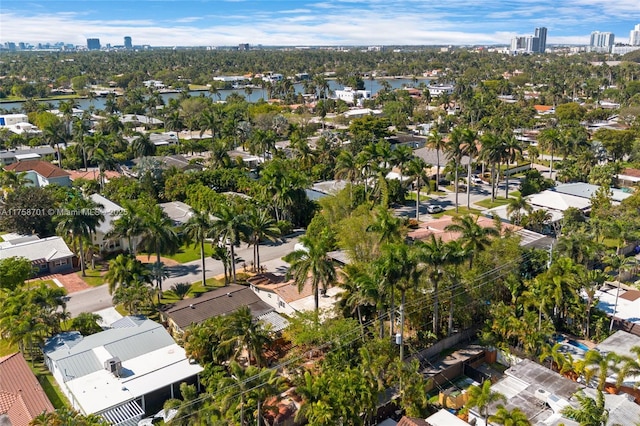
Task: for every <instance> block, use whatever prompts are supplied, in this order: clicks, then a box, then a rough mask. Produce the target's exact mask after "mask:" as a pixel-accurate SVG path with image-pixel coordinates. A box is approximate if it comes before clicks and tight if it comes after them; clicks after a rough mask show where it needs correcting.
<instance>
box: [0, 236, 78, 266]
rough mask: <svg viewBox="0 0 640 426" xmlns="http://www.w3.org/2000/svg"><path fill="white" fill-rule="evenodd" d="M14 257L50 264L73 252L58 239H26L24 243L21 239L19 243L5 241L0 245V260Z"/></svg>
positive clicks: (69, 255)
mask: <svg viewBox="0 0 640 426" xmlns="http://www.w3.org/2000/svg"><path fill="white" fill-rule="evenodd" d="M16 241H17V240H16ZM14 256H15V257H26V258H27V259H29V260H31V261H35V260H40V259H45V260H46V261H47V262H51V261H54V260H58V259H66V258H69V257H72V256H73V252H72V251H71V250H69V247H67V244H66V243H65V242H64V240H63V239H62V238H60V237H48V238H42V239H27V240H26V241H25V240H23V239H21V240H20V242H12V241H5V242H3V243H0V259H6V258H8V257H14Z"/></svg>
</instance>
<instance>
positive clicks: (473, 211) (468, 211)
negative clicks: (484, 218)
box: [434, 206, 482, 217]
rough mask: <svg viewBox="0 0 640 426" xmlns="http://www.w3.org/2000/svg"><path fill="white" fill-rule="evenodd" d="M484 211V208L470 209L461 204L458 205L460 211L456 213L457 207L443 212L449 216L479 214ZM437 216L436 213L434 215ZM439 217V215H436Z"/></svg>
mask: <svg viewBox="0 0 640 426" xmlns="http://www.w3.org/2000/svg"><path fill="white" fill-rule="evenodd" d="M481 213H482V210H478V209H468V208H467V207H463V206H459V207H458V213H456V209H451V210H445V211H444V213H441V214H446V215H448V216H454V217H455V216H464V215H468V214H471V215H479V214H481ZM434 216H436V215H434ZM436 217H437V216H436Z"/></svg>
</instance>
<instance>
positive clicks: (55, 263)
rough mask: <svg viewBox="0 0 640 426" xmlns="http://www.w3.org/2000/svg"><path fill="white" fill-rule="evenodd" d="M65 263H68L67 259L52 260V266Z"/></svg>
mask: <svg viewBox="0 0 640 426" xmlns="http://www.w3.org/2000/svg"><path fill="white" fill-rule="evenodd" d="M67 263H69V260H68V259H60V260H54V261H53V266H62V265H66V264H67Z"/></svg>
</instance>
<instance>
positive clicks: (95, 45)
mask: <svg viewBox="0 0 640 426" xmlns="http://www.w3.org/2000/svg"><path fill="white" fill-rule="evenodd" d="M87 49H89V50H100V39H99V38H88V39H87Z"/></svg>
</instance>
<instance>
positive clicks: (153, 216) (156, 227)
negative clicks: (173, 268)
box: [140, 205, 180, 302]
mask: <svg viewBox="0 0 640 426" xmlns="http://www.w3.org/2000/svg"><path fill="white" fill-rule="evenodd" d="M142 226H143V228H144V230H143V232H142V234H141V236H142V240H141V241H140V245H141V247H142V248H143V249H144V250H145V251H146V252H147V253H149V254H151V253H155V254H156V265H155V278H156V283H157V286H158V302H159V301H160V299H161V298H162V273H161V268H162V259H161V255H162V254H163V253H167V254H173V253H175V252H176V251H177V249H178V247H180V239H179V238H178V234H177V233H176V231H175V229H174V228H173V222H172V220H171V219H170V218H169V217H168V216H167V215H166V213H165V212H164V210H162V207H160V206H159V205H155V206H153V207H152V208H151V209H150V210H149V211H144V212H143V214H142Z"/></svg>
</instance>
